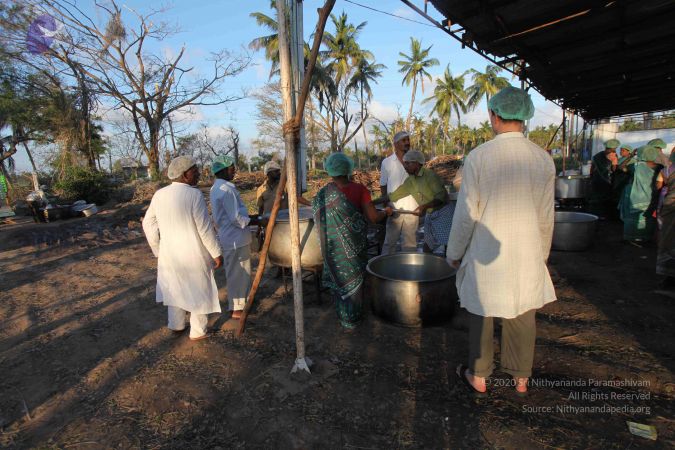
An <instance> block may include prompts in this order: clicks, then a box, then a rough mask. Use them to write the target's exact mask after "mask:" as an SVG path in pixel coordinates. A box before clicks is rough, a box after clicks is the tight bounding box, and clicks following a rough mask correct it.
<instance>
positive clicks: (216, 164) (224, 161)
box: [211, 155, 234, 175]
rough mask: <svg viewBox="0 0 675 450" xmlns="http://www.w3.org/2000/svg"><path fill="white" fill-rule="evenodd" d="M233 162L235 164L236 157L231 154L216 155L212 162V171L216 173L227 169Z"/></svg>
mask: <svg viewBox="0 0 675 450" xmlns="http://www.w3.org/2000/svg"><path fill="white" fill-rule="evenodd" d="M232 164H234V158H233V157H231V156H230V155H220V156H216V159H214V160H213V162H212V163H211V173H212V174H214V175H215V174H217V173H218V172H220V171H221V170H223V169H227V168H228V167H230V166H231V165H232Z"/></svg>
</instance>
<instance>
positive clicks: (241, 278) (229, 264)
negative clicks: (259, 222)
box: [223, 244, 251, 311]
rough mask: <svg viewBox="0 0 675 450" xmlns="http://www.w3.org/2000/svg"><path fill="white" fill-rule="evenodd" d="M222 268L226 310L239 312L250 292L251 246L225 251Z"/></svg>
mask: <svg viewBox="0 0 675 450" xmlns="http://www.w3.org/2000/svg"><path fill="white" fill-rule="evenodd" d="M223 268H224V269H225V278H226V279H227V281H226V283H227V306H228V309H229V310H230V311H241V310H242V309H244V305H245V304H246V299H247V298H248V293H249V291H250V290H251V245H250V244H248V245H244V246H243V247H239V248H236V249H232V250H225V251H224V252H223Z"/></svg>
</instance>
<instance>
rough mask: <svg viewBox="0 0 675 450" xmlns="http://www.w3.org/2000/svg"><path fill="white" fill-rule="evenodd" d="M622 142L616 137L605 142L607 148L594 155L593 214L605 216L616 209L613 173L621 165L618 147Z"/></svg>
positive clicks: (592, 178)
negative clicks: (617, 151) (617, 154)
mask: <svg viewBox="0 0 675 450" xmlns="http://www.w3.org/2000/svg"><path fill="white" fill-rule="evenodd" d="M620 145H621V143H620V142H619V141H618V140H616V139H610V140H608V141H607V142H605V150H604V151H602V152H599V153H596V154H595V155H594V156H593V159H592V164H591V195H590V198H589V199H588V209H589V211H590V212H592V213H593V214H595V215H597V216H599V217H601V218H605V217H607V216H612V215H613V214H615V211H616V202H614V200H613V197H612V195H613V191H612V175H613V173H614V171H615V170H616V168H617V166H618V165H619V158H618V157H617V156H616V149H617V147H619V146H620Z"/></svg>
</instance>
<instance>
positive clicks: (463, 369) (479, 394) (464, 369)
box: [455, 364, 487, 398]
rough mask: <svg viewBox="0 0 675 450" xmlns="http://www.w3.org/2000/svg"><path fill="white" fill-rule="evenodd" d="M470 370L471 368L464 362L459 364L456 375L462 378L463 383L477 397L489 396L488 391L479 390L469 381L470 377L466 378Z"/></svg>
mask: <svg viewBox="0 0 675 450" xmlns="http://www.w3.org/2000/svg"><path fill="white" fill-rule="evenodd" d="M468 371H469V368H468V367H467V366H465V365H464V364H460V365H459V366H457V369H456V370H455V375H457V376H458V377H459V379H460V380H462V383H463V384H464V386H466V388H467V389H468V390H469V392H471V394H472V395H473V396H474V397H476V398H485V397H487V391H479V390H478V389H476V388H475V387H473V385H472V384H471V383H470V382H469V380H468V378H466V373H467V372H468Z"/></svg>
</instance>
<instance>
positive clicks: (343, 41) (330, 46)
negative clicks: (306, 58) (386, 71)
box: [321, 12, 374, 84]
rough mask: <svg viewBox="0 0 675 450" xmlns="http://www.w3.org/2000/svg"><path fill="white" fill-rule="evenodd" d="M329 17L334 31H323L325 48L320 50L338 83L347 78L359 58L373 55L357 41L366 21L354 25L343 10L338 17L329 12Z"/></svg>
mask: <svg viewBox="0 0 675 450" xmlns="http://www.w3.org/2000/svg"><path fill="white" fill-rule="evenodd" d="M330 18H331V21H332V22H333V25H334V26H335V33H334V34H333V33H329V32H327V31H326V32H324V34H323V44H324V45H325V46H326V48H327V50H324V51H322V52H321V54H322V56H323V57H324V58H325V59H326V60H329V61H330V65H331V69H332V70H333V73H334V76H335V83H336V84H340V82H341V81H342V80H346V79H348V78H349V75H350V74H351V72H352V71H353V69H354V67H356V65H357V64H358V62H359V61H360V60H362V59H369V60H372V59H374V57H373V54H372V53H371V52H369V51H367V50H363V49H361V47H359V44H358V43H357V39H358V36H359V34H360V33H361V30H362V29H363V27H365V26H366V25H367V22H361V23H360V24H358V25H356V26H355V25H353V24H351V23H348V22H347V14H346V13H345V12H343V13H342V14H340V16H339V17H336V16H335V15H334V14H331V16H330Z"/></svg>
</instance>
